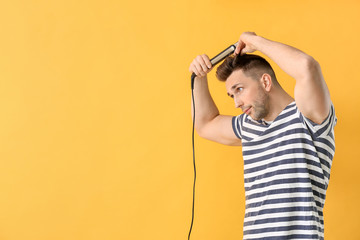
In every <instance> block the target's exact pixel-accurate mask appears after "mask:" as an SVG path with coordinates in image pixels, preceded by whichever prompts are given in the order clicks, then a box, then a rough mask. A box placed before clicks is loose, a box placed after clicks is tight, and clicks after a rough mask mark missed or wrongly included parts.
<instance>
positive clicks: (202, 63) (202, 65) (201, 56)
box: [196, 55, 209, 73]
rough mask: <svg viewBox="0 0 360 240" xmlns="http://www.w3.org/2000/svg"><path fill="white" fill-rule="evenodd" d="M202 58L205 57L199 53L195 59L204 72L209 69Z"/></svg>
mask: <svg viewBox="0 0 360 240" xmlns="http://www.w3.org/2000/svg"><path fill="white" fill-rule="evenodd" d="M204 58H206V57H204V55H199V56H197V58H196V60H197V61H198V63H199V64H200V67H201V69H202V71H204V72H205V73H206V72H208V70H209V69H208V67H207V66H206V63H205V60H204Z"/></svg>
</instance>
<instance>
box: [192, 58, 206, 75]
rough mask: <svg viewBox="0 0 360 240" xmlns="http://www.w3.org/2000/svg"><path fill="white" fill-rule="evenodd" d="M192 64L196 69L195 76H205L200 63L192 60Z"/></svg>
mask: <svg viewBox="0 0 360 240" xmlns="http://www.w3.org/2000/svg"><path fill="white" fill-rule="evenodd" d="M194 66H195V68H196V71H197V73H198V74H196V75H197V76H205V75H206V73H205V72H204V70H203V68H202V66H201V64H200V63H199V62H198V61H194Z"/></svg>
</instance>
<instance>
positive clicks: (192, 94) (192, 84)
mask: <svg viewBox="0 0 360 240" xmlns="http://www.w3.org/2000/svg"><path fill="white" fill-rule="evenodd" d="M195 77H196V75H195V74H192V75H191V97H192V104H193V125H192V149H193V163H194V186H193V205H192V218H191V226H190V231H189V235H188V240H190V234H191V230H192V226H193V222H194V205H195V182H196V166H195V143H194V132H195V99H194V79H195Z"/></svg>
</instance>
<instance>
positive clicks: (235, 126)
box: [232, 115, 242, 139]
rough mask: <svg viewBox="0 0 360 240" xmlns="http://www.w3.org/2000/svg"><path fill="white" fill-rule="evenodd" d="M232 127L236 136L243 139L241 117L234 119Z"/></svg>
mask: <svg viewBox="0 0 360 240" xmlns="http://www.w3.org/2000/svg"><path fill="white" fill-rule="evenodd" d="M232 127H233V130H234V133H235V135H236V136H237V137H238V138H239V139H242V134H241V115H238V116H235V117H233V118H232Z"/></svg>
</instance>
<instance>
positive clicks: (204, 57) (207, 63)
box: [202, 54, 212, 69]
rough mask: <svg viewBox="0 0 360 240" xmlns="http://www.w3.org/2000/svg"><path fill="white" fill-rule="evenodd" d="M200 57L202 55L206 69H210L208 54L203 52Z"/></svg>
mask: <svg viewBox="0 0 360 240" xmlns="http://www.w3.org/2000/svg"><path fill="white" fill-rule="evenodd" d="M202 57H203V59H204V62H205V64H206V66H207V67H208V69H211V67H212V64H211V61H210V59H209V57H208V55H206V54H203V55H202Z"/></svg>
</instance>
